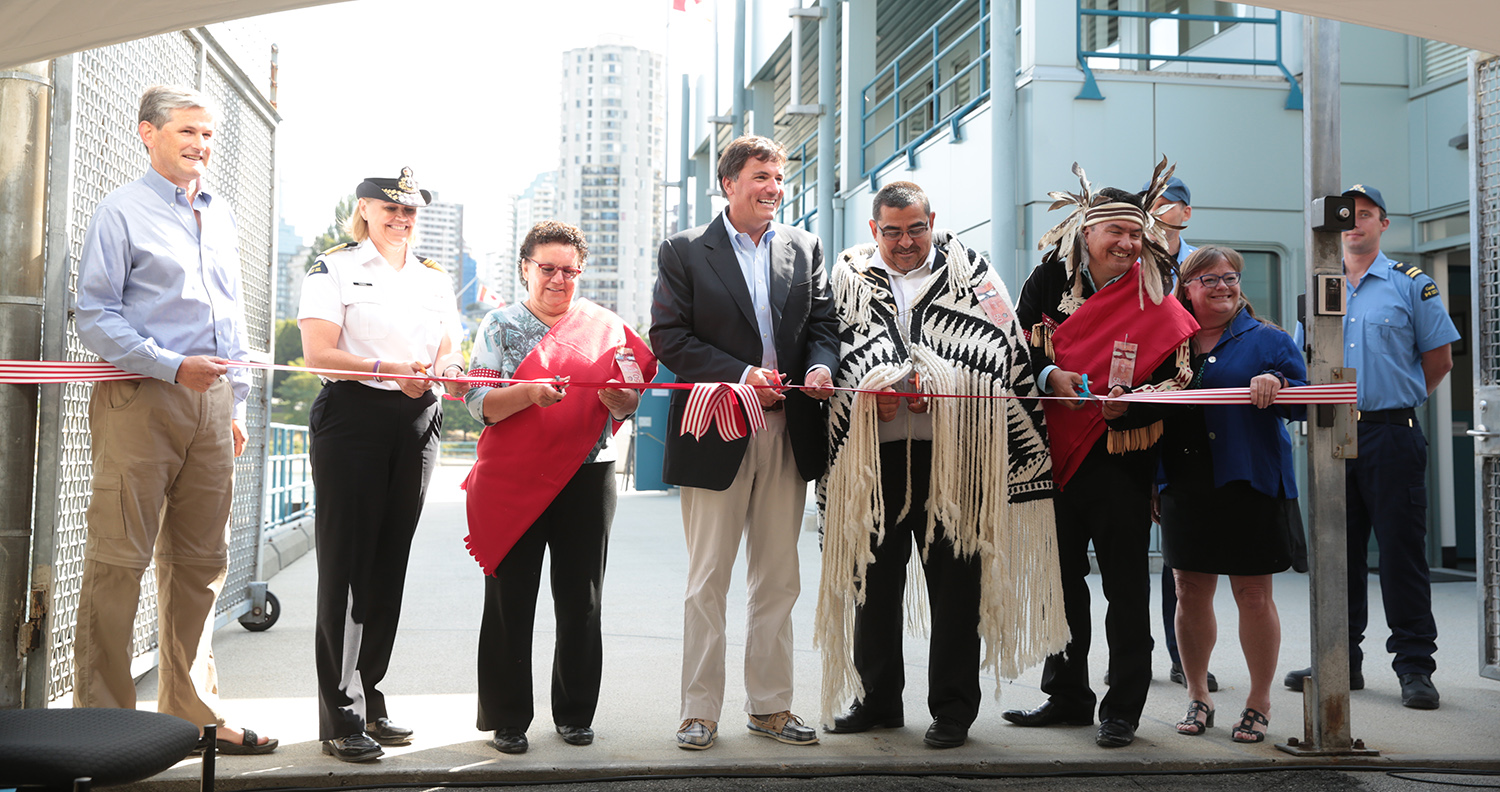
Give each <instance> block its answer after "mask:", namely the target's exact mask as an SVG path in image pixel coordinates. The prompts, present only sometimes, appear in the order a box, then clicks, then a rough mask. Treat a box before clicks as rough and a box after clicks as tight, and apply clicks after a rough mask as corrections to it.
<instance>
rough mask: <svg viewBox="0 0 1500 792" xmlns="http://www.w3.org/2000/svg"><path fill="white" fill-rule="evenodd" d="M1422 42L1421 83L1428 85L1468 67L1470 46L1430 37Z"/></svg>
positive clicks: (1419, 65) (1419, 74) (1419, 71)
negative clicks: (1435, 39)
mask: <svg viewBox="0 0 1500 792" xmlns="http://www.w3.org/2000/svg"><path fill="white" fill-rule="evenodd" d="M1421 42H1422V49H1421V53H1420V55H1419V59H1420V61H1421V62H1420V63H1419V64H1418V78H1419V82H1418V84H1419V85H1426V84H1427V83H1430V82H1433V81H1434V80H1440V79H1442V78H1444V77H1447V76H1448V75H1450V74H1461V73H1462V72H1463V71H1464V69H1466V68H1468V63H1469V53H1470V52H1472V50H1470V49H1469V48H1467V47H1460V46H1458V45H1457V44H1449V43H1447V42H1445V41H1432V40H1430V39H1421Z"/></svg>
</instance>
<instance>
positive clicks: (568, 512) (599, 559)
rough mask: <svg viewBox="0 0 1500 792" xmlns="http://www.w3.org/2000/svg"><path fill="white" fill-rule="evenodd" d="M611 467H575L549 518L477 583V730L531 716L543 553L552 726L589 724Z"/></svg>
mask: <svg viewBox="0 0 1500 792" xmlns="http://www.w3.org/2000/svg"><path fill="white" fill-rule="evenodd" d="M615 500H616V492H615V463H613V462H594V463H591V464H586V465H582V466H580V467H579V468H578V472H577V473H574V474H573V478H572V479H570V480H569V481H568V483H567V484H565V485H563V488H562V491H561V492H559V493H557V497H555V498H553V499H552V503H551V504H549V505H548V506H547V509H546V511H543V512H542V515H541V516H540V517H538V518H537V519H536V522H534V523H532V524H531V527H530V528H527V529H526V533H524V534H522V535H521V538H520V539H519V540H518V541H517V542H516V544H515V546H514V547H512V548H511V549H510V552H509V553H507V554H506V555H505V558H504V559H503V560H502V561H501V562H500V564H499V566H497V567H495V573H494V574H493V575H490V576H489V577H487V578H485V579H484V617H483V620H482V621H481V622H480V625H479V719H478V726H479V729H480V730H481V731H492V730H494V729H507V728H518V729H525V728H527V727H528V726H530V725H531V719H532V716H533V714H534V711H533V710H534V708H533V705H532V693H531V639H532V628H533V625H534V623H535V621H536V595H537V590H538V589H539V588H540V587H541V583H542V556H543V555H544V554H547V553H550V554H551V556H552V566H551V571H550V574H549V577H550V578H551V581H552V610H553V614H554V617H555V619H556V622H557V639H556V644H555V646H554V648H553V653H552V720H553V722H554V723H555V724H556V725H558V726H591V725H593V723H594V710H595V708H596V707H597V706H598V704H599V678H600V676H601V675H602V673H603V669H604V641H603V638H602V636H601V626H600V616H601V614H602V612H603V587H604V567H605V561H606V556H607V554H608V549H609V528H610V523H612V522H614V518H615Z"/></svg>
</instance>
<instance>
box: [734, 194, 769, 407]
mask: <svg viewBox="0 0 1500 792" xmlns="http://www.w3.org/2000/svg"><path fill="white" fill-rule="evenodd" d="M724 228H725V230H727V231H728V232H729V241H730V245H731V246H732V247H733V248H734V257H735V258H736V259H737V260H738V261H739V263H740V274H742V275H744V276H745V286H747V287H748V288H749V289H750V302H751V303H752V304H753V305H754V307H755V324H756V328H757V329H758V330H759V331H760V343H761V353H760V365H761V367H762V368H768V369H771V370H772V371H775V370H776V326H775V323H773V322H772V321H771V286H770V282H771V240H773V239H775V238H776V229H774V228H771V227H767V228H766V232H765V233H764V234H761V235H760V242H759V244H757V243H754V242H751V241H750V235H749V234H746V233H743V232H741V231H739V230H737V229H735V227H734V223H731V222H729V213H728V212H725V213H724ZM748 373H749V369H746V370H745V373H743V374H741V375H740V382H744V381H745V375H746V374H748Z"/></svg>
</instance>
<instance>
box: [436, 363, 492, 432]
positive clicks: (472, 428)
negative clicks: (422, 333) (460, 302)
mask: <svg viewBox="0 0 1500 792" xmlns="http://www.w3.org/2000/svg"><path fill="white" fill-rule="evenodd" d="M473 346H474V339H473V338H465V339H464V360H468V359H469V352H470V348H471V347H473ZM482 431H484V424H483V423H481V422H479V421H476V420H474V416H472V415H470V414H469V408H468V407H467V406H465V405H464V403H463V402H461V401H453V400H452V399H444V400H443V436H444V437H445V438H447V439H449V440H478V439H479V433H480V432H482Z"/></svg>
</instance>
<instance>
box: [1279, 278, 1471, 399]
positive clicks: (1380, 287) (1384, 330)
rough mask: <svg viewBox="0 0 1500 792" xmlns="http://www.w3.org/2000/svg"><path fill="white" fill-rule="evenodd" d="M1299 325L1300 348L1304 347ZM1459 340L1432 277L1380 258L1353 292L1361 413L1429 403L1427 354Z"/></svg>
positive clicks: (1349, 325)
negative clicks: (1424, 367)
mask: <svg viewBox="0 0 1500 792" xmlns="http://www.w3.org/2000/svg"><path fill="white" fill-rule="evenodd" d="M1303 338H1304V335H1303V330H1302V325H1301V324H1300V323H1299V324H1298V325H1297V333H1296V342H1297V348H1298V349H1301V348H1302V347H1303ZM1458 339H1459V335H1458V328H1456V327H1454V326H1453V319H1451V318H1450V317H1449V316H1448V310H1447V309H1446V308H1444V307H1443V299H1442V297H1440V296H1438V290H1437V284H1435V283H1433V282H1432V278H1429V277H1428V276H1427V274H1426V273H1424V272H1422V271H1421V270H1419V269H1417V268H1416V267H1412V266H1410V265H1407V264H1402V263H1401V262H1399V261H1392V260H1391V259H1389V258H1386V255H1385V252H1384V251H1382V252H1380V253H1378V254H1376V256H1375V261H1374V263H1372V264H1371V265H1370V269H1369V271H1368V272H1366V273H1365V276H1364V277H1363V278H1360V280H1359V285H1358V286H1355V287H1354V288H1353V289H1351V290H1350V292H1349V305H1348V313H1346V314H1345V315H1344V366H1345V367H1346V368H1353V369H1354V370H1355V378H1356V381H1357V382H1358V383H1359V405H1358V406H1359V409H1361V410H1399V409H1404V408H1407V407H1419V406H1421V404H1422V402H1425V401H1427V376H1426V374H1424V373H1423V371H1422V353H1424V352H1430V351H1432V350H1434V349H1437V348H1438V347H1440V346H1443V345H1444V344H1451V343H1453V342H1454V341H1457V340H1458Z"/></svg>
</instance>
